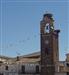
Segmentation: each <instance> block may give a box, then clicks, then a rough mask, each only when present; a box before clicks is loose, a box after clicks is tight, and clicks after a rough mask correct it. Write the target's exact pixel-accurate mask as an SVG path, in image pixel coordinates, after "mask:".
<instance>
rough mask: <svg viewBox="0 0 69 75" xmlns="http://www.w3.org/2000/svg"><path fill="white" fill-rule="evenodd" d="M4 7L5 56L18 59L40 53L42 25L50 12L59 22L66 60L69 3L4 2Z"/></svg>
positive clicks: (0, 19)
mask: <svg viewBox="0 0 69 75" xmlns="http://www.w3.org/2000/svg"><path fill="white" fill-rule="evenodd" d="M1 3H2V4H1ZM0 4H1V6H0V10H1V11H2V12H0V16H2V18H0V22H1V24H0V26H2V29H1V30H2V40H0V42H2V43H1V44H2V45H1V46H0V51H1V50H2V55H5V56H11V57H15V56H17V55H25V54H29V53H32V52H37V51H40V21H41V20H42V17H43V14H44V13H45V12H50V13H52V14H53V17H54V19H55V23H54V25H55V29H60V30H61V32H60V34H59V52H60V60H65V54H66V53H67V52H69V51H68V49H69V47H68V41H69V40H68V23H69V22H68V16H69V15H68V11H69V10H68V7H69V6H68V1H66V0H65V1H63V0H58V1H57V0H51V1H50V0H49V1H45V0H35V1H34V0H30V1H27V0H25V1H24V0H2V1H0ZM1 8H2V9H1ZM0 34H1V33H0ZM0 39H1V37H0Z"/></svg>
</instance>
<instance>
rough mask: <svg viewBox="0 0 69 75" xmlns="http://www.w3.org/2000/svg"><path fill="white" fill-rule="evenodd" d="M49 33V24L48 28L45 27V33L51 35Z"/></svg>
mask: <svg viewBox="0 0 69 75" xmlns="http://www.w3.org/2000/svg"><path fill="white" fill-rule="evenodd" d="M49 31H50V27H49V23H47V24H46V26H45V31H44V32H45V33H49Z"/></svg>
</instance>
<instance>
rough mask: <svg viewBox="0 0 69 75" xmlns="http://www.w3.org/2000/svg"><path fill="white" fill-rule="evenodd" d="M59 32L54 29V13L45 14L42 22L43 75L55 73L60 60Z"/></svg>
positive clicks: (53, 74)
mask: <svg viewBox="0 0 69 75" xmlns="http://www.w3.org/2000/svg"><path fill="white" fill-rule="evenodd" d="M59 32H60V30H55V29H54V19H53V15H52V14H51V13H46V14H44V15H43V19H42V21H41V22H40V41H41V75H55V64H56V62H57V61H59V49H58V34H59Z"/></svg>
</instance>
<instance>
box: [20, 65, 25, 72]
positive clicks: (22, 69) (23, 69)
mask: <svg viewBox="0 0 69 75" xmlns="http://www.w3.org/2000/svg"><path fill="white" fill-rule="evenodd" d="M21 71H22V73H25V66H24V65H22V67H21Z"/></svg>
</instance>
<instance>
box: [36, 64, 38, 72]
mask: <svg viewBox="0 0 69 75" xmlns="http://www.w3.org/2000/svg"><path fill="white" fill-rule="evenodd" d="M36 73H39V66H38V65H37V66H36Z"/></svg>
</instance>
